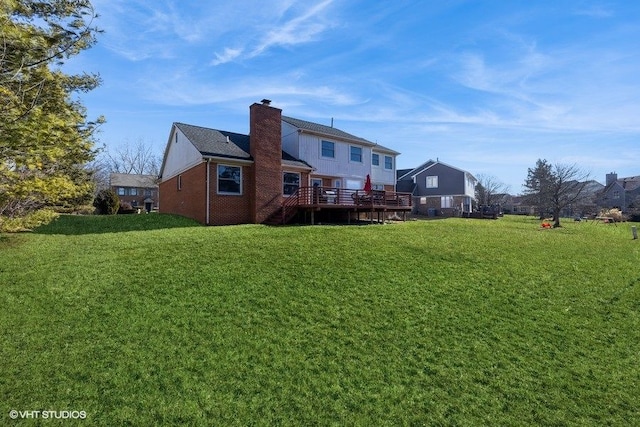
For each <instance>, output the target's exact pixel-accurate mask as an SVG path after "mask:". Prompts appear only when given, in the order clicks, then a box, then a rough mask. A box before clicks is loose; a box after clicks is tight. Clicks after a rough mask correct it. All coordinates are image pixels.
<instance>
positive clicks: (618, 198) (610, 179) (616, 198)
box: [597, 172, 640, 212]
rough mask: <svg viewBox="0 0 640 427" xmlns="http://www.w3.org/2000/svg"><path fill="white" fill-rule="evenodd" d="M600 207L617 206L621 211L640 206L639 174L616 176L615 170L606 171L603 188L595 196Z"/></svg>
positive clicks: (611, 207)
mask: <svg viewBox="0 0 640 427" xmlns="http://www.w3.org/2000/svg"><path fill="white" fill-rule="evenodd" d="M597 204H598V206H599V207H601V208H606V209H613V208H618V209H620V210H621V211H623V212H627V211H628V210H630V209H638V208H640V176H631V177H627V178H618V174H617V173H615V172H611V173H608V174H607V176H606V184H605V187H604V189H603V190H602V191H601V192H600V193H599V194H598V196H597Z"/></svg>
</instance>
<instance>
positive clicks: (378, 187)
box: [371, 184, 384, 190]
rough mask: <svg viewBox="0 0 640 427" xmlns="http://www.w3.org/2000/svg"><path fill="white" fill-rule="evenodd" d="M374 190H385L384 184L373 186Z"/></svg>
mask: <svg viewBox="0 0 640 427" xmlns="http://www.w3.org/2000/svg"><path fill="white" fill-rule="evenodd" d="M371 189H372V190H384V184H373V185H372V186H371Z"/></svg>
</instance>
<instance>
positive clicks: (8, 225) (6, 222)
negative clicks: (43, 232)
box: [0, 209, 59, 233]
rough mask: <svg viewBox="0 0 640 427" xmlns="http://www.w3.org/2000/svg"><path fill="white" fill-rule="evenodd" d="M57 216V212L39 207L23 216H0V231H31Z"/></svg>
mask: <svg viewBox="0 0 640 427" xmlns="http://www.w3.org/2000/svg"><path fill="white" fill-rule="evenodd" d="M58 216H59V214H58V213H56V212H54V211H53V210H51V209H40V210H37V211H35V212H32V213H30V214H28V215H26V216H23V217H14V218H6V217H0V232H4V233H17V232H19V231H31V230H33V229H34V228H36V227H39V226H41V225H45V224H48V223H50V222H51V221H53V220H54V219H56V218H57V217H58Z"/></svg>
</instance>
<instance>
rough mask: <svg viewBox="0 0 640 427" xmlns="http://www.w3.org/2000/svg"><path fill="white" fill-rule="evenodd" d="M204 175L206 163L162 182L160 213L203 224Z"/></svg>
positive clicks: (205, 178) (204, 206)
mask: <svg viewBox="0 0 640 427" xmlns="http://www.w3.org/2000/svg"><path fill="white" fill-rule="evenodd" d="M206 174H207V168H206V163H201V164H199V165H198V166H194V167H193V168H191V169H189V170H187V171H185V172H183V173H182V174H180V175H178V176H174V177H173V178H171V179H168V180H166V181H162V182H161V183H160V212H161V213H172V214H177V215H182V216H186V217H188V218H193V219H195V220H196V221H198V222H200V223H202V224H205V221H206V212H205V208H206V183H207V175H206ZM178 177H181V178H180V179H181V182H182V185H181V189H180V190H178ZM212 178H215V176H213V177H212Z"/></svg>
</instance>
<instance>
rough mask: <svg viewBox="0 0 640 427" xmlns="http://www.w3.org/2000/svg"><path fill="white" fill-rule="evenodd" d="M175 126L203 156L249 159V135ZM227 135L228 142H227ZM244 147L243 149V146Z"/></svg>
mask: <svg viewBox="0 0 640 427" xmlns="http://www.w3.org/2000/svg"><path fill="white" fill-rule="evenodd" d="M175 126H176V127H177V128H178V129H180V131H181V132H182V133H184V135H185V136H186V137H187V138H188V139H189V141H191V143H192V144H193V145H194V147H196V148H197V149H198V151H200V153H201V154H202V155H204V156H206V155H209V156H219V157H229V158H235V159H246V160H249V159H251V155H250V154H249V136H248V135H242V134H239V133H233V132H222V131H219V130H216V129H210V128H205V127H201V126H194V125H188V124H185V123H175ZM227 137H229V142H227ZM241 147H243V148H246V151H245V149H243V148H241Z"/></svg>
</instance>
